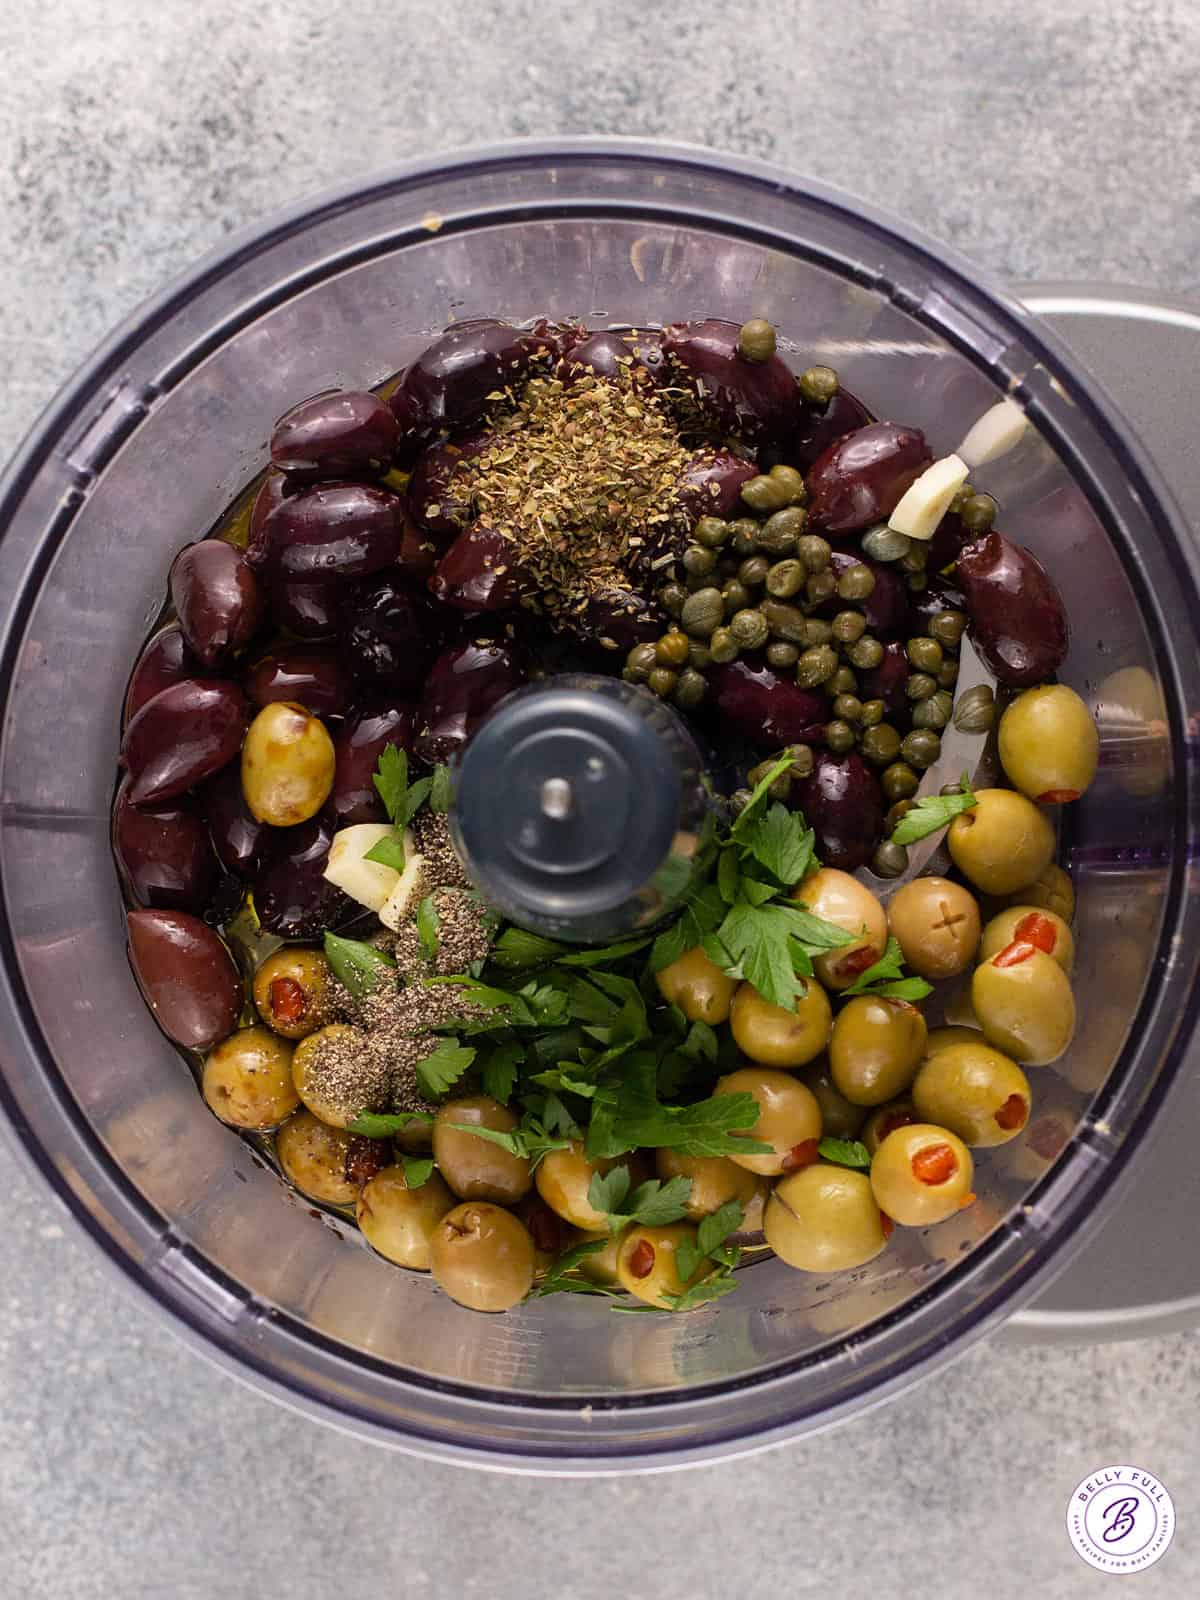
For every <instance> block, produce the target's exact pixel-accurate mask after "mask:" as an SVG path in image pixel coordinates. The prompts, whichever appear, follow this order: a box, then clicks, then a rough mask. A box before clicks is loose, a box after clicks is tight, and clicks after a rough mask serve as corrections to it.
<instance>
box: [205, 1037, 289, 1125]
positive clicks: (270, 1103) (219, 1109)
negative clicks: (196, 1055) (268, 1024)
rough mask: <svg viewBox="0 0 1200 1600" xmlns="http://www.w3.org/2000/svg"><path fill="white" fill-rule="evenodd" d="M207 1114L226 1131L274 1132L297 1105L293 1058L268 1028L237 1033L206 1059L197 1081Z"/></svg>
mask: <svg viewBox="0 0 1200 1600" xmlns="http://www.w3.org/2000/svg"><path fill="white" fill-rule="evenodd" d="M201 1088H202V1092H203V1094H204V1099H205V1102H206V1104H207V1105H208V1108H209V1110H210V1111H213V1112H215V1113H216V1115H217V1116H218V1117H220V1119H221V1121H222V1122H227V1123H228V1124H229V1125H230V1127H231V1128H274V1127H277V1126H278V1125H279V1123H281V1122H282V1121H283V1120H284V1118H285V1117H290V1116H291V1114H292V1112H293V1111H295V1109H296V1107H297V1106H298V1105H299V1104H300V1097H299V1096H298V1095H297V1093H296V1089H295V1086H294V1084H293V1083H292V1052H291V1049H290V1048H289V1046H288V1045H286V1044H285V1043H284V1041H283V1040H282V1039H280V1038H279V1037H278V1035H276V1034H274V1033H272V1032H271V1031H270V1029H269V1028H239V1029H238V1031H237V1032H236V1033H231V1034H230V1036H229V1038H228V1039H223V1040H222V1041H221V1043H220V1044H218V1045H214V1046H213V1048H212V1049H211V1050H210V1051H209V1053H208V1055H207V1056H206V1057H205V1061H204V1073H203V1077H202V1080H201Z"/></svg>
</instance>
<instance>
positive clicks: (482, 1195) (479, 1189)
mask: <svg viewBox="0 0 1200 1600" xmlns="http://www.w3.org/2000/svg"><path fill="white" fill-rule="evenodd" d="M519 1120H520V1119H519V1118H518V1117H517V1116H516V1114H515V1113H514V1112H512V1111H510V1110H509V1108H508V1107H507V1106H502V1105H501V1104H500V1102H499V1101H498V1100H493V1099H492V1097H491V1096H490V1095H486V1094H475V1095H466V1096H464V1098H462V1099H461V1100H447V1101H445V1103H444V1104H443V1105H441V1106H439V1107H438V1113H437V1116H436V1117H435V1118H434V1122H433V1159H434V1160H435V1161H436V1162H437V1165H438V1171H439V1172H440V1173H441V1174H442V1176H443V1178H445V1180H446V1182H447V1183H448V1184H449V1185H450V1187H451V1188H452V1189H453V1190H454V1192H455V1194H456V1195H458V1196H459V1198H460V1199H462V1200H495V1201H498V1202H499V1203H500V1204H502V1205H515V1204H516V1202H517V1201H518V1200H520V1199H521V1197H522V1196H523V1195H526V1194H528V1193H529V1191H530V1189H531V1188H532V1187H533V1172H532V1170H531V1167H530V1162H529V1160H528V1158H527V1157H525V1156H515V1155H513V1154H512V1152H511V1151H509V1150H505V1149H504V1148H503V1147H502V1146H501V1145H498V1144H494V1143H493V1142H492V1141H491V1140H490V1139H481V1138H479V1137H478V1135H477V1134H474V1133H471V1132H469V1131H467V1130H466V1129H465V1128H460V1127H458V1126H456V1124H459V1123H464V1124H469V1125H470V1126H471V1127H479V1128H489V1129H492V1130H493V1131H495V1132H496V1133H511V1132H512V1131H513V1129H514V1128H515V1127H516V1126H517V1123H518V1121H519Z"/></svg>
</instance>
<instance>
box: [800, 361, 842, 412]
mask: <svg viewBox="0 0 1200 1600" xmlns="http://www.w3.org/2000/svg"><path fill="white" fill-rule="evenodd" d="M796 382H797V383H798V384H799V385H800V393H801V394H802V395H803V396H804V398H805V399H806V400H807V401H808V403H809V405H810V406H827V405H828V404H829V402H830V401H831V400H832V399H833V397H834V395H835V394H836V393H837V392H838V375H837V373H836V372H835V371H834V370H833V368H832V367H805V369H804V371H803V372H802V373H801V374H800V376H799V377H798V378H797V379H796Z"/></svg>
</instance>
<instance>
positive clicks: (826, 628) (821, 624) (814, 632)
mask: <svg viewBox="0 0 1200 1600" xmlns="http://www.w3.org/2000/svg"><path fill="white" fill-rule="evenodd" d="M804 642H805V644H832V643H833V629H832V627H831V626H830V625H829V623H828V622H826V621H825V618H824V617H805V619H804Z"/></svg>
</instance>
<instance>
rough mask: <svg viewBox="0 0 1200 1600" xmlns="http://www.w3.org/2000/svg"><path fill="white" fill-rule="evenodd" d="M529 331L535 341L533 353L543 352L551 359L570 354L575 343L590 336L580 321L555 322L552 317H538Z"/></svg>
mask: <svg viewBox="0 0 1200 1600" xmlns="http://www.w3.org/2000/svg"><path fill="white" fill-rule="evenodd" d="M529 333H530V337H531V338H532V339H534V340H535V341H536V343H535V347H534V352H533V353H534V355H535V356H538V357H540V356H541V355H542V354H543V352H544V353H545V354H546V355H547V356H548V357H550V359H552V360H556V359H558V358H560V357H562V356H566V355H570V353H571V351H572V350H574V348H575V346H576V345H577V344H582V343H583V341H584V340H585V339H589V338H590V337H591V334H590V333H589V331H588V329H587V328H585V327H584V325H583V323H582V322H556V321H555V320H554V319H553V318H552V317H539V318H538V320H537V321H536V322H535V323H534V325H533V327H532V328H530V330H529Z"/></svg>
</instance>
